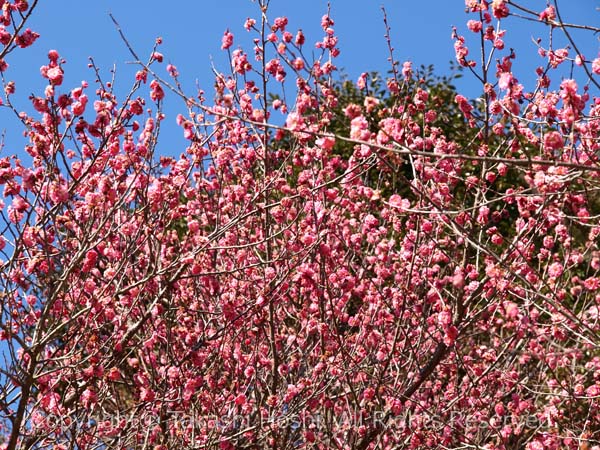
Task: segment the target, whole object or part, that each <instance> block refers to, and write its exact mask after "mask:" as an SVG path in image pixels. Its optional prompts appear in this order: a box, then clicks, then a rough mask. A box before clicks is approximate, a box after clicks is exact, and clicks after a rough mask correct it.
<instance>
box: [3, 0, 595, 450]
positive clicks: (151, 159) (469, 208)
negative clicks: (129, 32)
mask: <svg viewBox="0 0 600 450" xmlns="http://www.w3.org/2000/svg"><path fill="white" fill-rule="evenodd" d="M258 3H259V5H260V7H261V14H260V16H259V19H257V20H253V19H248V20H247V21H246V23H245V28H246V30H247V32H249V33H252V34H253V36H254V37H255V40H254V43H255V46H254V48H253V49H251V50H250V52H249V53H247V52H246V51H245V50H244V49H242V48H241V47H236V44H235V38H234V34H233V33H232V32H230V31H227V32H225V34H224V35H223V37H222V48H223V50H224V51H226V52H227V53H228V55H229V60H230V62H231V67H230V70H227V71H225V72H223V73H217V74H216V78H215V94H214V98H213V99H212V100H209V98H208V95H207V94H205V93H204V92H202V91H200V92H198V93H197V94H195V95H189V94H188V93H186V92H184V91H183V90H182V88H181V86H180V84H179V82H178V73H177V69H176V67H174V66H173V65H167V66H166V68H165V67H163V62H162V61H163V56H162V55H161V54H160V53H159V51H158V50H159V48H158V45H159V44H160V42H157V47H156V48H154V49H153V51H152V53H151V55H150V57H149V58H148V60H147V61H143V60H142V59H141V58H139V57H138V56H137V54H136V52H135V51H134V49H131V48H130V50H131V51H132V53H133V56H134V57H135V59H136V60H137V61H138V63H139V66H140V70H139V72H138V73H137V75H136V79H135V81H134V84H133V86H132V89H131V91H130V92H129V93H128V95H126V97H125V98H117V95H116V93H115V92H114V91H113V90H112V86H111V84H110V83H104V82H102V80H101V79H100V78H99V81H98V84H97V85H96V86H95V88H94V89H92V88H91V87H90V86H88V84H87V83H85V82H84V83H82V84H81V85H80V86H75V87H70V88H66V87H64V86H63V82H64V72H63V67H62V64H61V58H60V56H59V53H58V52H56V51H50V52H49V53H48V62H47V63H46V65H44V66H43V67H42V70H41V74H42V76H43V77H44V78H46V79H47V80H48V85H47V87H46V89H45V91H44V92H43V93H41V94H39V95H37V96H33V97H32V98H31V102H32V105H33V108H34V111H35V112H33V113H31V114H25V113H18V114H19V117H20V119H21V121H22V123H23V127H24V130H25V133H26V136H27V139H28V142H29V143H28V145H27V146H26V148H25V150H26V151H27V153H28V159H30V161H31V162H25V160H26V158H19V157H18V156H17V155H3V156H2V158H1V159H0V183H1V184H2V186H3V194H4V197H3V198H4V200H3V204H2V226H3V230H2V231H3V237H2V238H1V239H0V246H1V247H2V249H1V251H2V256H3V259H2V272H1V273H2V275H1V278H0V280H1V284H2V286H1V299H0V304H1V306H2V312H1V314H2V316H1V317H2V320H1V323H0V338H1V339H2V342H3V347H2V348H3V354H4V361H3V364H2V365H1V368H0V373H1V374H2V376H1V377H0V380H1V381H2V384H1V394H0V415H1V417H2V420H3V424H2V436H3V444H2V445H3V447H2V448H5V449H9V450H13V449H17V448H40V449H41V448H55V449H67V448H81V449H91V448H154V449H157V450H158V449H168V448H190V449H196V448H221V449H236V448H272V449H286V448H322V449H325V448H337V449H367V448H385V449H392V448H413V449H419V448H423V449H425V448H486V449H521V448H526V449H531V450H537V449H563V448H569V449H577V448H596V449H597V448H600V409H599V408H598V401H599V398H600V347H599V346H600V338H599V331H600V322H599V319H600V309H599V308H600V274H599V270H600V251H599V248H598V235H599V234H600V227H599V223H598V217H599V214H600V210H599V206H600V200H599V198H598V188H599V178H600V166H599V165H598V157H599V150H600V118H599V116H600V98H599V97H597V96H594V95H593V93H594V92H597V89H598V87H599V86H598V76H599V75H600V59H599V58H596V59H592V60H590V59H586V58H585V57H584V56H583V55H581V54H580V53H579V51H578V50H577V44H576V42H574V41H573V42H571V46H570V48H554V47H552V42H554V41H553V40H552V36H553V35H554V34H557V33H562V34H564V35H565V36H566V38H567V39H569V40H570V39H571V33H570V30H572V29H573V28H575V27H576V28H580V29H584V30H588V31H590V32H597V31H600V30H599V29H597V28H594V27H592V26H585V25H570V24H567V23H565V22H564V21H562V20H561V16H560V10H559V9H558V4H557V2H554V4H553V5H551V6H548V7H547V8H545V9H544V10H542V11H533V10H530V9H528V8H526V7H524V6H522V5H519V4H516V3H515V2H512V1H505V0H494V1H493V2H489V1H485V0H484V1H476V0H467V1H466V6H467V12H468V13H469V21H468V30H469V31H468V33H470V35H467V36H462V35H460V34H459V33H458V31H456V32H455V35H454V38H455V49H456V57H457V62H458V64H460V65H461V66H463V67H464V68H465V71H466V72H468V73H471V74H472V76H473V77H474V80H476V81H477V82H480V83H481V88H482V95H481V97H480V98H479V99H476V100H477V101H471V100H469V99H467V98H466V97H465V96H463V95H460V94H456V95H454V94H453V96H454V99H453V100H454V102H455V103H454V104H453V105H449V106H444V101H443V99H444V98H443V95H446V94H447V93H448V92H449V90H448V89H445V90H443V89H442V90H440V89H432V86H431V85H428V84H427V83H421V82H419V79H418V78H417V77H415V74H414V73H413V69H412V66H411V64H410V63H404V64H403V65H400V64H398V63H397V62H396V61H395V60H394V59H393V56H392V57H391V61H392V63H391V68H392V70H391V75H390V77H389V79H387V81H386V87H385V89H384V91H385V92H383V93H379V94H378V95H377V96H373V92H372V91H369V87H370V86H371V85H370V83H371V82H372V80H369V75H368V74H365V75H363V76H361V77H360V79H359V80H358V83H357V87H356V91H355V92H354V93H355V94H356V95H355V96H354V100H353V99H346V100H344V102H343V103H340V99H342V100H343V98H342V97H343V96H342V95H341V93H342V91H341V90H340V89H339V87H340V85H339V84H337V83H336V71H337V69H336V66H335V61H336V60H335V58H336V57H337V56H338V54H339V52H340V50H339V48H338V39H337V36H336V34H335V28H334V27H335V23H334V19H333V18H332V17H331V16H330V15H329V14H326V15H325V16H324V17H323V19H322V23H321V25H322V30H323V36H322V38H321V39H320V40H319V41H318V42H317V44H316V50H317V55H316V57H315V58H314V59H309V58H308V57H307V55H308V54H311V53H313V52H314V47H313V46H311V45H309V44H308V43H307V38H306V37H305V36H304V35H303V33H302V32H301V31H297V28H293V27H292V25H291V24H290V23H289V22H288V19H287V18H284V17H278V18H271V17H269V14H268V12H269V11H268V1H266V0H259V1H258ZM2 5H3V13H4V15H3V19H2V20H3V26H2V28H1V31H0V42H2V44H3V45H4V47H3V51H2V53H1V54H0V55H1V57H0V61H2V69H1V70H3V71H5V70H6V69H7V63H6V62H4V61H5V59H6V56H7V55H8V54H9V53H10V52H11V51H12V50H13V49H15V48H17V47H25V46H27V45H30V44H31V43H32V42H33V41H34V40H35V38H36V37H37V34H36V33H34V32H32V31H30V30H26V29H25V30H24V24H25V22H26V20H27V18H28V17H29V15H30V14H31V12H32V10H33V9H34V8H35V5H36V2H32V3H31V5H29V4H28V3H27V2H25V1H15V2H8V1H5V2H3V3H2ZM512 15H518V16H522V17H525V18H528V19H530V20H534V21H538V22H540V23H541V24H544V25H546V29H547V31H548V33H549V39H547V40H544V39H541V40H540V41H539V42H538V44H539V56H540V67H539V69H538V71H537V81H536V82H535V85H534V86H533V87H532V88H526V87H525V86H524V85H522V84H520V83H519V81H518V78H517V74H516V73H514V72H513V70H512V63H513V60H514V59H515V58H516V52H515V51H513V50H507V49H504V43H503V36H504V34H505V31H504V30H502V29H501V26H504V24H505V23H506V22H507V21H510V20H513V19H514V18H512V17H511V16H512ZM508 23H510V22H508ZM11 30H12V32H11ZM242 32H243V31H242ZM125 42H126V40H125ZM472 42H476V43H477V44H475V45H477V46H478V50H479V55H480V56H479V57H478V59H472V58H471V56H470V55H471V54H472V53H469V49H468V45H469V44H470V43H472ZM388 43H389V46H390V52H391V51H392V45H391V39H390V38H389V33H388ZM127 45H128V44H127ZM309 48H310V51H309V50H308V49H309ZM565 65H569V66H570V67H572V69H573V73H574V74H575V75H572V76H570V77H569V78H566V77H564V76H562V74H563V73H562V72H561V68H562V67H564V66H565ZM165 69H166V71H165ZM561 77H562V78H561ZM574 77H575V78H574ZM577 77H579V78H577ZM551 79H553V80H554V83H555V85H554V87H553V88H552V89H551ZM576 79H577V80H578V81H576ZM288 83H293V89H294V90H295V94H294V95H293V96H289V90H290V89H289V87H290V84H288ZM14 86H15V85H14V83H13V82H11V81H5V82H4V94H5V96H4V105H5V106H6V107H8V108H13V109H14V110H15V112H17V110H16V109H15V107H14V106H13V102H12V99H13V96H14V92H15V88H14ZM284 87H287V89H284ZM450 91H451V90H450ZM286 92H288V95H287V96H286ZM165 95H173V96H178V97H180V98H181V99H183V100H184V105H185V113H184V114H181V115H179V116H178V117H177V123H178V124H179V126H180V127H181V129H182V132H183V134H184V136H185V138H186V139H187V142H188V144H187V147H186V148H184V149H182V153H181V156H179V157H176V158H173V157H166V156H160V155H157V154H156V151H155V149H156V145H157V142H158V141H159V139H160V128H161V124H162V123H163V121H164V119H165V115H164V114H163V112H162V102H163V98H164V97H165ZM356 99H360V102H358V101H357V100H356ZM278 115H279V119H278ZM449 123H453V124H455V125H453V126H449Z"/></svg>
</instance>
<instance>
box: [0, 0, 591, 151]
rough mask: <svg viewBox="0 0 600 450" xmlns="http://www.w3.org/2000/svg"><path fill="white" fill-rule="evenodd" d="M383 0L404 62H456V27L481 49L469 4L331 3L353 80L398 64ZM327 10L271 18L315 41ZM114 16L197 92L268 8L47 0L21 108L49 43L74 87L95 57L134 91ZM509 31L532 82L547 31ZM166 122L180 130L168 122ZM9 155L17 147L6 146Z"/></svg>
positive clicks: (585, 44) (279, 9)
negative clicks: (228, 44) (230, 41)
mask: <svg viewBox="0 0 600 450" xmlns="http://www.w3.org/2000/svg"><path fill="white" fill-rule="evenodd" d="M522 3H524V4H526V5H527V6H529V7H531V9H534V10H538V11H541V10H542V9H543V8H544V7H545V4H546V1H545V0H524V1H523V2H522ZM381 5H383V6H385V8H386V10H387V13H388V19H389V23H390V25H391V28H392V30H391V34H392V39H393V45H394V47H395V56H396V58H397V59H398V60H399V61H401V62H402V61H405V60H410V61H413V63H414V64H415V66H418V65H420V64H434V65H435V66H436V71H437V72H438V73H447V72H448V67H449V61H450V60H452V59H453V58H454V50H453V41H452V39H451V31H452V26H453V25H455V26H457V27H458V29H459V32H460V33H461V34H464V35H467V36H468V37H469V38H470V41H469V42H470V43H471V46H472V51H473V52H475V51H476V50H477V48H476V39H475V35H473V34H472V33H469V32H468V31H467V30H466V27H465V22H466V20H468V19H469V18H470V17H469V16H468V15H467V14H465V12H464V1H463V0H431V1H428V2H425V1H414V0H378V1H371V0H331V11H332V17H333V18H334V20H335V22H336V23H335V29H336V32H337V34H338V36H339V38H340V48H341V51H342V52H341V55H340V57H339V58H338V61H337V65H338V67H341V68H344V69H345V72H346V73H348V75H349V76H350V78H351V79H356V77H357V76H358V75H359V74H360V73H361V72H363V71H371V70H377V71H382V72H385V71H386V70H387V69H388V68H389V65H388V63H387V57H388V52H387V46H386V42H385V39H384V37H383V35H384V25H383V20H382V12H381ZM559 5H560V6H561V12H562V14H563V16H565V18H566V19H567V21H569V22H573V23H588V24H591V25H598V24H600V12H598V11H596V7H598V6H600V1H598V0H563V1H562V3H559ZM326 10H327V1H325V0H304V1H292V0H272V1H271V11H270V13H269V15H270V17H271V18H274V17H276V16H279V15H286V16H288V18H289V20H290V23H289V26H288V28H289V29H290V30H292V31H295V30H296V29H298V28H302V29H303V30H304V32H305V33H306V35H307V42H314V41H316V40H319V39H320V38H321V36H322V31H321V30H320V26H319V24H320V18H321V16H322V15H323V14H324V13H325V12H326ZM109 12H111V13H112V14H113V15H114V16H115V17H116V19H117V20H118V21H119V22H120V25H121V27H122V29H123V30H124V32H125V33H126V35H127V37H128V39H129V40H130V42H131V43H132V45H133V46H134V47H135V49H136V51H137V52H138V54H140V55H144V56H145V55H147V54H148V52H149V51H150V50H151V48H152V45H153V43H154V40H155V38H156V37H158V36H161V37H162V38H163V41H164V44H163V45H162V46H161V52H163V53H164V54H165V56H166V58H167V61H168V62H172V63H173V64H175V65H176V66H177V67H178V69H179V71H180V73H181V76H182V78H181V79H182V81H183V84H184V86H185V87H186V88H187V89H189V92H194V87H195V85H196V83H198V84H199V85H200V86H201V87H202V88H204V89H205V90H206V91H207V93H209V92H211V89H212V85H213V80H212V72H211V63H214V64H215V66H216V67H217V68H219V69H222V70H226V69H227V62H226V60H225V59H224V54H223V52H222V51H221V50H220V45H221V36H222V34H223V31H224V30H225V29H227V28H229V29H231V31H232V32H233V33H234V34H235V36H236V44H237V43H240V42H242V43H247V42H248V41H247V39H248V34H247V33H246V31H245V30H244V29H243V27H242V26H243V23H244V20H245V19H246V18H247V17H258V12H259V10H258V6H257V4H256V3H255V2H252V1H250V0H229V1H224V0H218V1H216V0H196V1H194V0H188V1H180V2H165V1H164V0H163V1H158V0H125V1H123V0H96V1H91V0H52V1H44V0H42V1H41V2H40V5H39V6H38V10H37V11H36V13H34V16H33V18H32V20H31V22H30V27H31V28H32V29H34V30H35V31H37V32H39V33H40V34H41V38H40V39H39V40H38V41H37V42H36V43H35V45H34V46H33V47H31V48H28V49H25V50H19V51H17V52H15V53H14V54H12V55H10V56H9V58H8V62H9V64H10V65H11V67H10V69H9V71H8V72H7V74H6V76H7V78H8V79H12V80H16V82H17V95H16V96H15V99H19V101H18V102H17V106H18V107H19V108H21V109H27V108H28V102H27V97H28V96H29V94H31V93H32V92H36V93H41V92H42V90H43V87H44V86H45V84H46V83H45V80H43V79H41V77H40V76H39V67H40V66H41V65H42V64H45V63H47V58H46V54H47V51H48V50H49V49H56V50H58V51H59V53H60V54H61V56H62V57H64V58H65V59H66V60H67V64H66V65H65V66H64V68H65V70H66V78H65V83H64V85H63V88H64V89H65V90H66V89H67V88H71V87H74V86H75V85H78V84H79V82H80V81H81V80H83V79H85V80H88V81H89V82H90V84H92V83H93V81H94V78H95V77H94V74H93V73H92V71H91V70H90V69H88V68H87V64H88V57H90V56H92V57H93V58H94V60H95V62H96V64H97V66H98V67H100V68H101V69H102V70H103V75H104V77H105V78H109V76H110V73H109V72H110V70H111V69H112V68H113V67H116V68H117V74H116V87H117V91H118V92H119V91H121V92H126V91H127V89H128V87H129V86H130V85H131V75H132V73H133V72H134V71H135V70H136V69H135V68H134V67H133V66H132V65H130V64H128V62H129V61H131V59H132V58H131V56H130V55H129V53H128V51H127V49H126V47H125V45H124V44H123V42H122V41H121V39H120V38H119V36H118V33H117V31H116V30H115V27H114V25H113V24H112V22H111V20H110V18H109V16H108V13H109ZM511 21H512V19H511ZM512 25H516V26H515V27H513V26H512ZM503 28H509V30H511V31H509V34H508V35H507V39H506V44H507V48H508V47H511V46H516V47H518V48H519V49H522V50H520V52H518V53H517V56H521V58H520V59H519V58H518V59H517V62H516V66H515V67H516V70H517V71H519V72H521V73H522V74H523V75H520V76H519V79H520V80H521V81H527V80H531V79H532V77H531V74H532V73H533V69H534V68H535V66H536V65H539V64H540V63H541V61H540V60H538V58H537V57H534V58H532V57H531V55H532V54H533V53H534V52H535V50H534V48H535V47H534V44H533V43H532V40H531V38H532V36H540V37H542V38H545V37H546V36H547V33H546V32H544V31H543V28H542V27H539V26H537V25H535V24H532V23H531V22H524V21H518V22H514V23H513V22H509V23H507V24H506V26H503ZM576 37H579V38H580V39H579V42H580V43H581V47H582V48H583V49H584V53H585V54H586V56H588V57H589V58H594V57H595V56H596V55H597V54H598V39H597V38H595V37H593V36H592V35H591V34H588V35H583V36H580V35H579V34H576ZM242 39H243V40H244V41H242ZM517 43H518V44H517ZM246 48H247V49H250V46H249V45H246ZM460 88H461V89H462V90H463V91H466V93H467V94H468V95H470V96H476V95H477V94H478V93H479V89H478V86H477V84H476V83H475V80H474V79H473V78H472V77H470V76H468V75H466V76H465V77H464V79H463V80H461V82H460ZM182 106H183V105H181V104H180V103H178V102H177V101H176V100H174V99H169V100H168V101H167V103H166V112H167V113H168V114H169V115H170V116H171V117H170V118H167V124H169V121H170V123H171V124H174V118H175V115H176V113H177V112H179V111H180V110H181V109H182V108H181V107H182ZM6 113H7V112H6V111H0V128H1V129H6V128H12V126H11V125H10V124H11V120H12V119H10V118H9V117H7V114H6ZM166 128H167V131H168V133H171V131H170V129H169V127H166ZM173 133H177V136H176V137H173V139H176V140H178V139H179V135H180V132H179V130H177V128H175V126H174V125H173ZM7 135H8V137H7V144H11V143H12V142H16V141H13V140H12V137H11V133H10V130H7ZM173 136H175V135H173ZM181 142H182V143H183V141H181ZM6 151H9V149H8V148H5V150H4V152H6Z"/></svg>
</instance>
